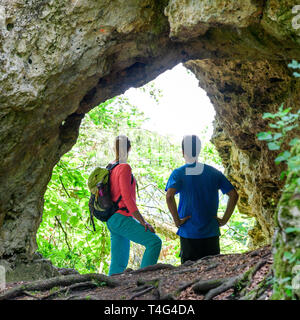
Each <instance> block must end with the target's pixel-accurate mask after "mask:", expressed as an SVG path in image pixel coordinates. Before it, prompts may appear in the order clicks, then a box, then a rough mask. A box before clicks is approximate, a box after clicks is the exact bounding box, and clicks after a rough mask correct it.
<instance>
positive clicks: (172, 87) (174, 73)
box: [125, 64, 215, 143]
mask: <svg viewBox="0 0 300 320" xmlns="http://www.w3.org/2000/svg"><path fill="white" fill-rule="evenodd" d="M154 81H155V87H156V88H159V89H161V90H162V94H163V97H161V98H160V99H159V104H157V103H156V102H155V101H154V99H152V98H151V97H150V96H149V93H144V92H143V91H142V90H140V89H135V88H131V89H129V90H127V91H126V92H125V97H127V98H128V99H129V101H130V103H131V104H133V105H136V106H137V107H138V109H139V110H141V111H143V112H144V113H145V115H146V117H148V118H150V120H149V121H147V122H146V124H144V126H143V128H145V129H149V130H152V131H156V132H158V133H159V134H161V135H169V136H171V137H173V139H174V142H179V141H181V139H182V137H183V136H184V135H185V134H197V135H198V136H199V137H200V138H201V137H202V139H203V137H204V136H205V140H209V139H210V137H211V135H212V132H213V125H212V121H213V120H214V117H215V111H214V108H213V106H212V104H211V102H210V100H209V98H208V97H207V95H206V92H205V91H204V90H203V89H201V88H200V87H199V86H198V80H197V79H196V77H195V75H194V74H192V73H191V72H188V70H187V69H186V68H185V67H184V66H183V65H182V64H179V65H177V66H176V67H174V68H173V69H171V70H168V71H166V72H164V73H163V74H161V75H159V76H158V77H157V78H156V79H155V80H154ZM206 127H207V132H206V134H205V135H204V134H203V131H204V130H205V128H206ZM203 142H204V141H202V143H203Z"/></svg>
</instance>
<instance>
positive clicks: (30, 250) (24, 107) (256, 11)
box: [0, 0, 300, 277]
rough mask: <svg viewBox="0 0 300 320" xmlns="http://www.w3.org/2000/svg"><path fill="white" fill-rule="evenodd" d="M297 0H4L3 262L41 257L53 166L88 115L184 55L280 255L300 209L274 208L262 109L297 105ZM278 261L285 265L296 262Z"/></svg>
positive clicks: (277, 183) (249, 203)
mask: <svg viewBox="0 0 300 320" xmlns="http://www.w3.org/2000/svg"><path fill="white" fill-rule="evenodd" d="M296 2H297V1H296V0H286V1H278V0H243V1H242V0H240V1H229V0H218V1H215V2H212V1H208V0H203V1H199V2H197V1H179V0H163V1H158V0H143V1H136V0H129V1H128V0H126V1H125V0H120V1H118V5H116V4H115V3H114V2H113V1H106V0H103V1H95V0H84V1H83V0H77V1H75V0H73V1H59V2H57V1H54V0H48V1H38V0H29V1H18V0H4V1H1V4H0V38H1V43H0V57H1V58H0V60H1V65H0V66H1V68H0V86H1V96H0V122H1V125H0V145H1V152H0V160H1V167H0V181H1V183H0V261H1V262H2V264H4V265H5V266H7V268H10V269H12V270H13V269H14V268H15V267H16V266H17V265H18V264H20V263H25V262H26V263H28V262H30V261H31V260H32V259H33V257H34V253H35V251H36V249H37V245H36V239H35V236H36V232H37V229H38V227H39V224H40V222H41V219H42V214H43V195H44V193H45V191H46V188H47V184H48V182H49V180H50V178H51V172H52V169H53V167H54V166H55V164H56V163H57V162H58V161H59V159H60V157H61V156H62V155H63V154H65V153H66V152H68V151H69V150H70V149H71V148H72V146H73V145H74V144H75V142H76V139H77V137H78V132H79V127H80V123H81V120H82V119H83V117H84V115H85V114H86V113H87V112H89V111H90V110H91V109H92V108H93V107H95V106H97V105H99V104H100V103H101V102H104V101H106V100H108V99H109V98H112V97H114V96H116V95H119V94H122V93H123V92H125V91H126V90H127V89H128V88H130V87H139V86H142V85H144V84H146V83H147V82H149V81H151V80H152V79H154V78H155V77H156V76H158V75H159V74H161V73H163V72H164V71H165V70H168V69H170V68H172V67H174V66H175V65H177V64H178V63H181V62H182V63H184V65H185V66H186V67H187V68H188V69H189V70H191V72H193V73H194V74H195V75H196V77H197V78H198V80H199V86H200V87H202V88H203V89H204V90H205V91H206V92H207V94H208V96H209V98H210V100H211V102H212V104H213V105H214V108H215V110H216V126H215V130H214V135H213V143H214V144H215V145H216V147H217V150H218V151H219V153H220V155H221V158H222V161H223V165H224V167H225V170H226V171H225V172H226V174H227V175H228V177H229V178H230V179H231V181H232V182H233V183H234V185H235V187H236V188H237V190H238V192H239V194H240V200H239V203H238V206H239V209H240V211H241V212H243V213H245V214H247V215H249V216H251V217H255V218H256V221H257V223H256V226H255V228H254V229H253V230H252V231H251V232H250V237H251V243H252V244H251V245H252V247H253V248H256V247H259V246H262V245H265V244H271V243H273V250H274V257H275V260H276V259H277V260H280V259H282V257H283V254H284V251H291V250H292V251H293V250H294V249H295V248H297V245H298V247H299V237H291V238H290V236H289V235H288V234H286V233H285V231H284V230H285V228H286V226H290V225H291V224H292V222H291V221H294V222H293V223H294V225H297V221H298V220H297V219H299V215H292V214H291V215H290V218H289V220H288V221H287V220H286V219H282V220H281V221H279V220H280V219H279V216H280V214H277V215H276V210H277V209H276V208H277V205H278V202H279V200H280V198H281V197H282V190H283V188H284V181H282V180H280V179H279V176H280V173H281V171H282V170H283V169H284V165H278V166H276V165H275V164H274V159H275V158H276V156H277V155H278V152H274V151H270V150H268V148H267V146H266V144H265V142H263V141H259V140H258V139H257V133H258V132H261V131H267V121H266V120H264V119H262V115H263V113H265V112H276V111H277V110H278V106H279V105H280V104H281V103H283V102H284V104H285V106H286V107H291V108H292V110H293V111H294V112H297V110H298V109H299V101H300V90H299V89H300V81H299V80H298V79H296V78H295V77H294V76H293V71H292V70H291V69H290V68H288V63H290V62H291V61H292V60H297V59H298V60H300V33H299V32H300V30H299V28H296V27H295V24H297V23H296V22H297V19H298V20H299V15H297V11H295V10H293V8H294V7H295V6H296V4H297V3H296ZM299 11H300V10H299ZM298 149H299V148H298ZM295 152H296V151H295ZM293 219H294V220H293ZM276 266H277V265H276V263H275V268H276ZM276 270H277V271H276V272H277V274H278V276H282V277H284V275H285V274H286V273H287V272H291V271H290V270H291V266H289V265H286V266H284V267H280V266H278V269H276Z"/></svg>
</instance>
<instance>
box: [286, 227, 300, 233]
mask: <svg viewBox="0 0 300 320" xmlns="http://www.w3.org/2000/svg"><path fill="white" fill-rule="evenodd" d="M285 232H286V233H292V232H300V228H297V227H288V228H286V229H285Z"/></svg>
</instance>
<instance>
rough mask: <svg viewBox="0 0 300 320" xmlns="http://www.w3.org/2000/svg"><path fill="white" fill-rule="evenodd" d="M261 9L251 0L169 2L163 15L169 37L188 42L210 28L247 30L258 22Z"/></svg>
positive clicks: (186, 0) (261, 6)
mask: <svg viewBox="0 0 300 320" xmlns="http://www.w3.org/2000/svg"><path fill="white" fill-rule="evenodd" d="M262 8H263V5H262V2H259V1H257V2H255V1H251V0H238V1H231V0H216V1H211V0H202V1H197V0H171V1H170V2H169V4H168V6H167V7H166V9H165V14H166V15H167V16H168V19H169V23H170V36H171V37H172V38H175V39H177V40H180V41H188V40H190V39H191V38H195V37H197V36H201V35H203V34H205V33H206V32H207V31H208V30H209V28H210V27H219V28H221V27H222V26H223V25H225V26H231V27H237V28H245V27H248V26H249V25H250V24H252V23H255V22H258V21H259V19H260V16H261V15H262Z"/></svg>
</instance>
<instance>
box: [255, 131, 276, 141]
mask: <svg viewBox="0 0 300 320" xmlns="http://www.w3.org/2000/svg"><path fill="white" fill-rule="evenodd" d="M257 138H258V140H272V139H273V136H272V134H271V132H259V133H258V134H257Z"/></svg>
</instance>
